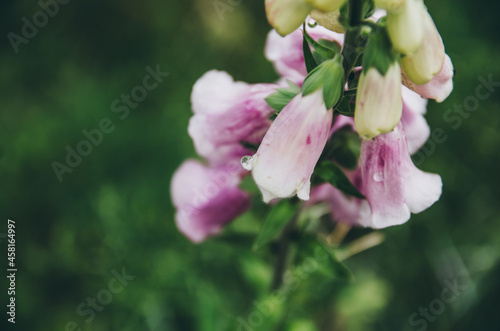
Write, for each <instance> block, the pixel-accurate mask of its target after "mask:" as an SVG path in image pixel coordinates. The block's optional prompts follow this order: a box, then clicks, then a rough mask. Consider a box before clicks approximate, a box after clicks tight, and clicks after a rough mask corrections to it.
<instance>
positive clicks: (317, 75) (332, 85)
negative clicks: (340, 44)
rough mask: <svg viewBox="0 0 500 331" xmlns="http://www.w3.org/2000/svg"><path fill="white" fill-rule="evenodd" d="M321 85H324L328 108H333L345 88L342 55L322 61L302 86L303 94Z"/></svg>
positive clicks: (324, 97)
mask: <svg viewBox="0 0 500 331" xmlns="http://www.w3.org/2000/svg"><path fill="white" fill-rule="evenodd" d="M320 87H323V99H324V101H325V105H326V108H327V109H330V108H332V107H333V106H334V105H335V104H337V102H338V101H339V99H340V96H341V95H342V90H343V88H344V69H343V67H342V56H341V55H338V56H336V57H335V58H334V59H331V60H328V61H325V62H323V63H321V64H320V65H319V66H318V67H316V69H314V70H313V71H311V72H310V73H309V75H307V77H306V79H305V80H304V85H303V86H302V95H304V96H306V95H308V94H311V93H312V92H314V91H316V90H318V89H319V88H320Z"/></svg>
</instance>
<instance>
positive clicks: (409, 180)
mask: <svg viewBox="0 0 500 331" xmlns="http://www.w3.org/2000/svg"><path fill="white" fill-rule="evenodd" d="M359 167H360V170H361V180H362V190H361V192H362V193H363V194H364V195H365V197H366V201H365V202H364V203H363V204H362V205H361V207H360V216H359V221H358V223H359V224H361V225H363V226H370V227H373V228H385V227H388V226H392V225H398V224H402V223H404V222H406V221H408V219H409V218H410V212H411V213H419V212H421V211H423V210H425V209H427V208H429V207H430V206H431V205H432V204H433V203H434V202H436V201H437V200H438V199H439V197H440V195H441V187H442V182H441V177H440V176H439V175H436V174H430V173H425V172H423V171H421V170H419V169H417V168H416V167H415V165H414V164H413V162H412V160H411V158H410V153H409V152H408V146H407V143H406V137H405V134H404V130H403V127H402V125H401V124H399V125H398V126H397V127H396V128H395V129H394V131H392V132H389V133H386V134H384V135H380V136H378V137H376V138H374V139H373V140H364V141H363V142H362V143H361V156H360V160H359Z"/></svg>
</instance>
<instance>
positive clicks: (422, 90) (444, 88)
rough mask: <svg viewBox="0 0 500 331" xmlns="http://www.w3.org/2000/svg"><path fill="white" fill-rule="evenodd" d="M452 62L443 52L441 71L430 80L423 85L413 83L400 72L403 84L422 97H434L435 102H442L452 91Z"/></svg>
mask: <svg viewBox="0 0 500 331" xmlns="http://www.w3.org/2000/svg"><path fill="white" fill-rule="evenodd" d="M453 75H454V70H453V63H452V62H451V59H450V57H449V56H448V55H446V54H445V59H444V64H443V68H441V71H440V72H439V73H438V74H437V75H436V76H434V78H432V80H431V81H430V82H428V83H427V84H424V85H415V83H413V82H412V81H411V80H410V79H409V78H408V77H407V76H406V74H405V72H404V71H403V72H402V77H401V79H402V81H403V85H405V86H406V87H408V88H409V89H410V90H412V91H414V92H417V93H418V94H420V96H421V97H422V98H426V99H434V100H436V101H437V102H443V101H444V100H445V99H446V98H447V97H448V96H449V95H450V93H451V91H453Z"/></svg>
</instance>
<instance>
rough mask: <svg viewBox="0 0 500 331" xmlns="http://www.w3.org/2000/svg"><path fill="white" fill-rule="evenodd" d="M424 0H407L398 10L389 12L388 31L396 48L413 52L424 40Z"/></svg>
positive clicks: (404, 52) (404, 51) (407, 52)
mask: <svg viewBox="0 0 500 331" xmlns="http://www.w3.org/2000/svg"><path fill="white" fill-rule="evenodd" d="M424 11H425V8H424V4H423V2H422V0H405V3H404V6H403V7H402V9H401V10H400V11H398V12H391V11H389V12H388V13H387V31H388V32H389V37H390V38H391V42H392V45H393V47H394V49H396V50H397V51H398V52H400V53H402V54H412V53H413V52H415V51H416V50H417V49H418V48H419V47H420V45H421V44H422V42H423V40H424V22H423V21H424V20H423V14H424Z"/></svg>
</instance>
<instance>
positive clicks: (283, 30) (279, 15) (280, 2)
mask: <svg viewBox="0 0 500 331" xmlns="http://www.w3.org/2000/svg"><path fill="white" fill-rule="evenodd" d="M265 5H266V14H267V19H268V21H269V24H271V26H272V27H273V28H275V29H276V31H277V32H278V33H279V34H280V35H282V36H286V35H287V34H289V33H291V32H293V31H295V29H297V28H298V27H299V26H300V25H301V24H302V23H303V22H304V20H305V19H306V17H307V15H309V12H310V11H311V10H312V9H313V7H312V6H311V5H310V4H309V3H307V1H306V0H266V2H265Z"/></svg>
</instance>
